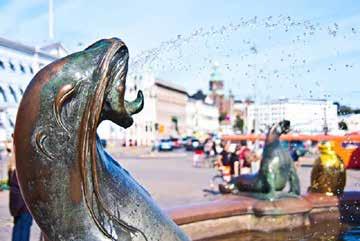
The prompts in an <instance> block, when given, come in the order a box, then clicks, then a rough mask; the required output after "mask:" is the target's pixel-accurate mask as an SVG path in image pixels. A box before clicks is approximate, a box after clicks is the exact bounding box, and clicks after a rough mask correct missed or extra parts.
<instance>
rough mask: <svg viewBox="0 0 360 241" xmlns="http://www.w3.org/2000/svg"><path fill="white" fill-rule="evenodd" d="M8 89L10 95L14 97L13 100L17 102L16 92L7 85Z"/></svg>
mask: <svg viewBox="0 0 360 241" xmlns="http://www.w3.org/2000/svg"><path fill="white" fill-rule="evenodd" d="M9 90H10V93H11V95H12V96H13V97H14V100H15V102H16V103H17V102H18V99H17V96H16V92H15V91H14V89H13V88H12V87H11V86H10V85H9Z"/></svg>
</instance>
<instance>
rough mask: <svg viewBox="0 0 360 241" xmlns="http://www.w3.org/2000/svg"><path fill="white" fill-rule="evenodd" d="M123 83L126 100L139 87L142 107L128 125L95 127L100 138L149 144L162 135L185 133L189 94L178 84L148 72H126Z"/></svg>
mask: <svg viewBox="0 0 360 241" xmlns="http://www.w3.org/2000/svg"><path fill="white" fill-rule="evenodd" d="M126 86H127V90H126V96H125V98H126V99H127V100H132V99H134V98H135V97H136V94H137V92H138V90H142V91H143V94H144V98H145V104H144V108H143V110H142V111H141V112H140V113H138V114H136V115H134V116H133V118H134V124H133V125H132V126H131V127H129V128H128V129H123V128H120V127H118V126H115V125H114V124H112V123H111V122H104V123H102V124H101V125H100V127H99V129H98V133H99V134H100V136H101V137H102V138H104V139H109V140H112V141H115V142H117V141H121V142H122V144H123V145H126V146H132V145H137V146H151V145H153V144H154V143H155V141H156V140H159V139H161V138H168V137H170V136H172V137H181V136H184V135H185V134H186V128H187V126H186V106H187V102H188V96H187V93H186V91H185V90H184V89H183V88H182V87H181V86H178V85H175V84H173V83H170V82H166V81H162V80H158V79H156V78H155V77H154V76H153V75H152V74H151V73H143V74H142V75H135V76H131V75H129V77H128V79H127V83H126Z"/></svg>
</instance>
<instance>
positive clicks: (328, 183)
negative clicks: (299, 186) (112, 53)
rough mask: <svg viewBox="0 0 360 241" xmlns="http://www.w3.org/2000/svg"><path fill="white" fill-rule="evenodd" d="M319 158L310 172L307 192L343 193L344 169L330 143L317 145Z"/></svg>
mask: <svg viewBox="0 0 360 241" xmlns="http://www.w3.org/2000/svg"><path fill="white" fill-rule="evenodd" d="M319 150H320V157H318V158H317V159H316V160H315V162H314V166H313V169H312V171H311V186H310V187H309V192H315V193H325V194H327V195H339V194H341V193H342V192H343V191H344V188H345V183H346V169H345V165H344V162H343V161H342V160H341V159H340V157H339V156H337V155H336V153H335V151H334V146H333V144H332V143H331V142H323V143H321V144H320V145H319Z"/></svg>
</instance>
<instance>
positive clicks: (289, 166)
mask: <svg viewBox="0 0 360 241" xmlns="http://www.w3.org/2000/svg"><path fill="white" fill-rule="evenodd" d="M289 130H290V121H287V120H284V121H281V122H280V123H278V124H276V125H273V126H272V127H271V128H270V130H269V132H268V134H267V136H266V139H265V146H264V150H263V155H262V159H261V163H260V169H259V172H258V173H257V174H255V175H252V174H244V175H240V176H238V177H235V178H233V179H232V180H231V182H230V184H227V185H220V186H219V189H220V192H222V193H230V192H233V191H235V192H236V191H240V192H248V194H251V195H252V196H255V197H257V198H259V199H268V200H273V199H277V198H282V197H296V196H298V195H300V184H299V177H298V176H297V173H296V169H295V166H294V162H293V160H292V158H291V156H290V154H289V151H288V150H286V149H284V148H283V147H282V146H281V144H280V136H281V135H282V134H284V133H288V132H289ZM287 182H289V184H290V190H289V193H287V194H286V193H282V192H281V191H282V190H283V189H284V188H285V186H286V184H287Z"/></svg>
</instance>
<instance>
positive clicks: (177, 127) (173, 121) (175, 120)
mask: <svg viewBox="0 0 360 241" xmlns="http://www.w3.org/2000/svg"><path fill="white" fill-rule="evenodd" d="M171 121H172V123H174V126H175V131H176V132H177V133H179V126H178V118H177V117H176V116H173V117H171Z"/></svg>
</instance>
